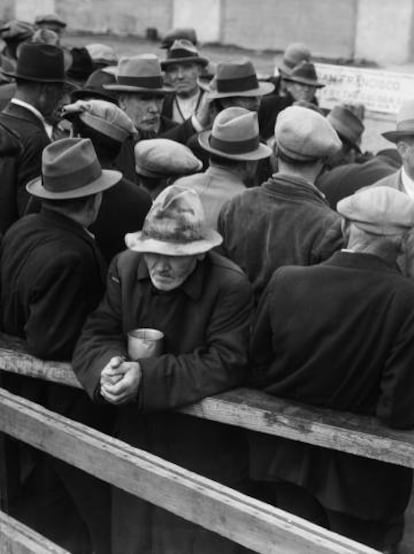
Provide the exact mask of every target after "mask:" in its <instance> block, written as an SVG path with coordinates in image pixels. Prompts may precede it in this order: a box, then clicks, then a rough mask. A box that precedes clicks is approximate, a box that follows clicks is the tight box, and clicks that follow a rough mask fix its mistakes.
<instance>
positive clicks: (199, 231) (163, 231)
mask: <svg viewBox="0 0 414 554" xmlns="http://www.w3.org/2000/svg"><path fill="white" fill-rule="evenodd" d="M142 236H143V238H145V239H155V240H158V241H161V242H167V243H173V244H189V243H191V242H195V241H199V240H203V239H204V238H205V236H206V223H205V214H204V210H203V206H202V204H201V200H200V198H199V196H198V194H197V193H196V192H195V191H194V190H192V189H190V188H187V187H182V186H179V185H171V186H170V187H167V188H166V189H165V190H163V191H162V192H161V194H159V196H157V198H156V200H155V201H154V204H153V205H152V207H151V209H150V211H149V212H148V214H147V216H146V218H145V221H144V225H143V228H142Z"/></svg>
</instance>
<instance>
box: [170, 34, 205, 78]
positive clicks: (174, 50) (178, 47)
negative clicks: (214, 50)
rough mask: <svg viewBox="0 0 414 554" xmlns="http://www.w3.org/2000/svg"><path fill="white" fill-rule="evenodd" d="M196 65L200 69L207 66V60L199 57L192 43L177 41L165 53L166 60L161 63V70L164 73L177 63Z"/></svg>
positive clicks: (182, 40) (183, 40)
mask: <svg viewBox="0 0 414 554" xmlns="http://www.w3.org/2000/svg"><path fill="white" fill-rule="evenodd" d="M187 62H188V63H189V62H192V63H197V64H199V65H200V66H202V67H206V66H207V65H208V59H207V58H203V57H201V56H200V54H199V52H198V50H197V48H196V47H195V46H194V44H193V43H192V42H190V41H189V40H185V39H178V40H176V41H174V44H173V45H172V46H171V48H170V49H169V50H168V52H167V59H166V60H163V61H162V62H161V69H162V70H163V71H165V70H166V69H168V67H169V66H170V65H173V64H177V63H187Z"/></svg>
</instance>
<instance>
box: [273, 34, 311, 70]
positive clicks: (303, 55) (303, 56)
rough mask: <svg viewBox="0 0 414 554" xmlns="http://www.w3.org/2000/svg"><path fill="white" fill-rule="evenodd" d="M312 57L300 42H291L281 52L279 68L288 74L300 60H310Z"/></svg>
mask: <svg viewBox="0 0 414 554" xmlns="http://www.w3.org/2000/svg"><path fill="white" fill-rule="evenodd" d="M311 57H312V54H311V51H310V50H309V48H308V47H307V46H306V45H305V44H302V43H301V42H293V43H292V44H289V45H288V47H287V48H286V50H285V51H284V53H283V58H282V61H281V62H280V66H279V70H280V71H281V72H282V74H283V73H284V74H285V75H289V73H290V72H291V71H292V69H293V68H294V67H295V66H297V65H298V63H300V62H302V61H306V62H310V60H311Z"/></svg>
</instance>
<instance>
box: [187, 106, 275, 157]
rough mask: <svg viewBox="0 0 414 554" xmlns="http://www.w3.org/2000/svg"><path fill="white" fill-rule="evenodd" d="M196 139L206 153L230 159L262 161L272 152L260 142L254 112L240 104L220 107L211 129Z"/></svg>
mask: <svg viewBox="0 0 414 554" xmlns="http://www.w3.org/2000/svg"><path fill="white" fill-rule="evenodd" d="M198 142H199V143H200V145H201V146H202V148H204V150H207V152H210V153H211V154H216V155H217V156H221V157H222V158H228V159H230V160H240V161H249V160H261V159H263V158H268V157H269V156H270V155H271V153H272V151H271V149H270V148H269V147H268V146H266V145H265V144H262V143H261V142H260V135H259V123H258V118H257V113H256V112H252V111H249V110H246V109H245V108H239V107H232V108H226V109H225V110H222V111H221V112H220V113H219V114H218V115H217V116H216V118H215V120H214V123H213V128H212V130H211V131H202V132H201V133H200V134H199V135H198Z"/></svg>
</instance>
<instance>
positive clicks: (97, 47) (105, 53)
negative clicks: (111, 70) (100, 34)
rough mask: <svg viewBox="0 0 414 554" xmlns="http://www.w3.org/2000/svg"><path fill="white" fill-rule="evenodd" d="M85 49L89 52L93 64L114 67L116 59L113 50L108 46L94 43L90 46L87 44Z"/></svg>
mask: <svg viewBox="0 0 414 554" xmlns="http://www.w3.org/2000/svg"><path fill="white" fill-rule="evenodd" d="M85 48H86V50H87V51H88V52H89V55H90V57H91V58H92V61H93V62H94V63H101V64H106V65H116V64H117V63H118V57H117V55H116V53H115V50H114V49H113V48H112V46H109V45H108V44H101V43H99V42H94V43H92V44H87V45H86V47H85Z"/></svg>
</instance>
